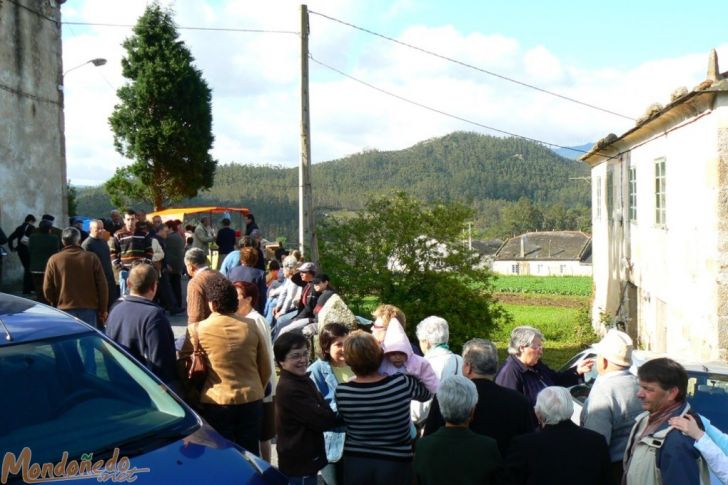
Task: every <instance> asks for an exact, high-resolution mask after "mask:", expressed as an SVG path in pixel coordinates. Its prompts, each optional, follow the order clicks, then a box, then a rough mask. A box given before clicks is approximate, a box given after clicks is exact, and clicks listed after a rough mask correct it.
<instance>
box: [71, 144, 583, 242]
mask: <svg viewBox="0 0 728 485" xmlns="http://www.w3.org/2000/svg"><path fill="white" fill-rule="evenodd" d="M584 175H588V169H587V167H586V166H585V165H583V164H581V163H578V162H575V161H573V160H569V159H566V158H563V157H560V156H558V155H557V154H555V153H554V152H553V151H551V150H550V149H548V148H546V147H544V146H542V145H539V144H536V143H532V142H528V141H524V140H521V139H517V138H498V137H493V136H486V135H480V134H475V133H463V132H456V133H452V134H450V135H447V136H444V137H442V138H435V139H431V140H427V141H423V142H420V143H418V144H416V145H414V146H412V147H410V148H407V149H404V150H398V151H389V152H384V151H378V150H368V151H365V152H363V153H358V154H355V155H351V156H348V157H345V158H343V159H340V160H334V161H330V162H323V163H318V164H315V165H314V166H313V169H312V183H313V192H314V198H315V203H316V207H317V210H319V211H325V212H330V211H337V210H352V209H359V208H361V207H362V205H363V204H364V202H365V201H366V200H367V199H368V198H369V197H371V196H372V195H378V194H385V193H391V192H392V191H399V190H402V191H405V192H407V193H409V194H412V195H415V196H417V197H419V198H422V199H426V200H430V201H432V200H439V201H447V202H450V201H459V202H463V203H466V204H468V205H471V206H473V207H474V208H475V209H476V211H477V214H476V229H479V230H480V232H482V233H485V234H486V235H490V236H495V235H498V234H497V233H499V232H501V233H502V232H504V231H506V229H505V228H496V227H495V226H496V225H497V223H499V222H500V221H501V212H502V210H503V209H504V208H506V207H509V206H510V205H511V204H513V203H515V202H516V201H518V200H519V199H522V198H526V199H528V200H530V201H531V202H533V203H534V204H535V205H536V206H537V207H538V208H540V209H541V210H542V211H545V210H546V209H548V208H549V207H554V206H557V207H560V208H563V209H569V208H571V209H573V210H579V211H582V212H583V211H585V210H586V208H588V206H589V203H590V201H589V197H590V190H589V184H587V183H585V182H584V181H579V180H573V179H570V178H572V177H579V176H584ZM101 199H103V197H101V193H100V189H80V190H79V197H78V204H79V213H81V214H99V213H104V212H107V211H108V209H109V208H110V203H108V201H106V203H105V204H104V203H103V201H102V200H101ZM297 201H298V169H297V168H281V167H269V166H255V165H239V164H228V165H220V166H219V167H218V169H217V172H216V174H215V184H214V186H213V188H212V189H210V190H209V191H206V192H204V193H202V194H201V195H200V197H197V198H195V199H194V200H191V201H186V202H184V203H183V204H180V205H187V204H229V205H232V206H244V207H248V208H250V209H252V210H253V212H254V213H255V214H256V218H257V219H258V221H259V223H260V225H261V227H262V228H265V229H266V231H265V232H266V233H267V234H266V235H270V236H277V235H285V236H287V237H288V239H289V241H292V240H295V239H297V238H296V229H295V228H296V226H297V217H298V215H297ZM522 202H523V201H522ZM99 203H101V204H99ZM582 222H583V221H582ZM567 225H569V224H567ZM571 225H573V224H571ZM544 228H545V229H548V228H547V227H544ZM552 228H555V229H559V228H560V227H552ZM534 229H540V228H534ZM504 235H505V234H504Z"/></svg>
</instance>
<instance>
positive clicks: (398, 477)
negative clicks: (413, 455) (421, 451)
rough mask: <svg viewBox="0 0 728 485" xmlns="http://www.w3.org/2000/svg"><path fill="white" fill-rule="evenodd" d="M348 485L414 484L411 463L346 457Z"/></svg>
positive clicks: (345, 467) (344, 464) (345, 480)
mask: <svg viewBox="0 0 728 485" xmlns="http://www.w3.org/2000/svg"><path fill="white" fill-rule="evenodd" d="M342 460H343V461H344V463H343V466H344V474H343V476H344V483H346V485H389V484H394V483H398V484H399V483H401V484H410V483H413V482H412V479H413V478H414V472H413V470H412V462H411V461H391V460H378V459H376V458H364V457H361V456H344V457H343V458H342Z"/></svg>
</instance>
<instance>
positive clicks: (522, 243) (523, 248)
mask: <svg viewBox="0 0 728 485" xmlns="http://www.w3.org/2000/svg"><path fill="white" fill-rule="evenodd" d="M525 257H526V238H525V237H523V236H521V259H523V258H525Z"/></svg>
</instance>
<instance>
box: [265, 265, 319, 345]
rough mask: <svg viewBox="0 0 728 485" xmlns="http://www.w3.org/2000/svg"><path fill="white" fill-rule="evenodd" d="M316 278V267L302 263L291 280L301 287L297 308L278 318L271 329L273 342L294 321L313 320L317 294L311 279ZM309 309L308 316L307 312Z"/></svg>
mask: <svg viewBox="0 0 728 485" xmlns="http://www.w3.org/2000/svg"><path fill="white" fill-rule="evenodd" d="M315 276H316V265H315V264H314V263H311V262H306V263H303V264H302V265H301V266H300V267H299V268H298V274H297V275H294V276H293V278H292V280H293V282H294V283H296V284H298V285H299V286H303V291H301V299H300V300H299V301H298V306H297V307H296V308H295V309H294V310H293V311H290V312H288V313H286V314H285V315H282V316H281V317H280V318H278V322H277V323H276V326H275V328H274V329H273V340H275V339H276V338H278V335H279V334H280V333H281V330H283V329H284V328H285V327H287V326H288V325H290V324H291V323H292V322H293V321H294V320H298V319H301V318H313V309H314V308H315V307H316V300H317V299H318V294H317V293H316V290H315V289H314V285H313V279H314V277H315ZM308 309H310V315H309V311H308Z"/></svg>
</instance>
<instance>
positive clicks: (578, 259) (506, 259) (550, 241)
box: [493, 231, 592, 276]
mask: <svg viewBox="0 0 728 485" xmlns="http://www.w3.org/2000/svg"><path fill="white" fill-rule="evenodd" d="M493 271H494V272H496V273H500V274H505V275H532V276H554V275H557V276H591V274H592V265H591V237H589V236H588V235H587V234H584V233H583V232H580V231H552V232H527V233H526V234H521V235H520V236H516V237H512V238H510V239H508V240H507V241H506V242H505V243H503V245H502V246H501V247H500V249H498V252H496V253H495V258H494V260H493Z"/></svg>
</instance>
